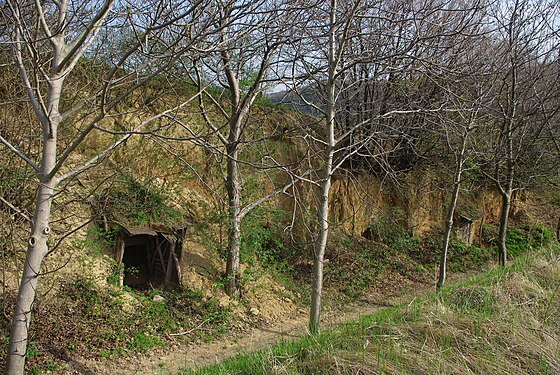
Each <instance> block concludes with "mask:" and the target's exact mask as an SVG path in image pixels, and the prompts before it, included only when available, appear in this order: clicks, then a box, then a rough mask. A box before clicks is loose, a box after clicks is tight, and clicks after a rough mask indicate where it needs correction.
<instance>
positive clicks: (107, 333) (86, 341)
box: [2, 278, 230, 372]
mask: <svg viewBox="0 0 560 375" xmlns="http://www.w3.org/2000/svg"><path fill="white" fill-rule="evenodd" d="M58 295H59V297H58V298H57V299H56V300H55V301H52V300H48V299H46V300H41V301H39V303H38V305H36V306H35V310H34V324H33V325H32V326H31V332H30V345H29V348H28V352H27V359H28V361H27V365H26V366H27V368H28V371H30V372H33V371H38V370H39V369H40V370H45V369H48V367H49V366H50V367H52V365H53V364H56V363H60V362H61V361H64V360H67V359H68V358H71V357H73V356H76V355H79V356H81V357H92V358H95V357H113V356H122V355H129V354H131V353H144V352H146V351H148V350H150V349H152V348H153V347H156V346H162V345H165V344H168V343H169V342H170V337H172V336H173V337H174V339H175V340H177V339H180V340H187V341H192V340H203V341H207V340H211V339H215V338H217V337H220V336H221V335H223V334H225V333H226V332H227V327H228V322H229V318H230V311H229V310H228V309H226V308H223V307H221V306H220V305H219V304H218V302H217V301H216V300H215V299H213V298H207V297H204V296H203V294H202V293H201V292H197V291H192V290H188V289H177V290H174V291H163V290H151V291H146V292H133V291H131V290H127V288H125V289H124V290H119V289H116V288H110V289H103V288H100V287H99V286H98V284H96V283H95V282H94V281H93V280H91V279H88V278H80V279H76V280H74V281H67V282H64V283H63V284H62V285H61V286H60V293H58ZM4 298H5V299H6V300H7V302H8V303H9V304H10V305H13V301H14V300H15V295H9V296H4ZM8 311H9V310H8ZM6 323H7V322H6V321H5V324H4V333H5V334H6V335H7V329H6V328H7V326H6ZM184 332H188V334H184ZM176 334H179V335H177V336H175V335H176ZM4 358H5V352H2V362H3V361H4ZM34 369H35V370H34Z"/></svg>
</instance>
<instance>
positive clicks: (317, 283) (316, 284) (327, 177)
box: [309, 0, 337, 334]
mask: <svg viewBox="0 0 560 375" xmlns="http://www.w3.org/2000/svg"><path fill="white" fill-rule="evenodd" d="M336 7H337V3H336V0H331V14H330V30H329V78H328V81H327V86H326V91H327V93H326V94H327V95H326V99H327V103H326V104H327V106H326V111H325V118H326V126H327V129H326V132H325V138H326V139H325V141H326V146H325V154H324V160H323V163H324V164H323V168H322V176H321V177H322V181H321V184H320V188H321V197H320V202H319V207H318V210H317V219H318V221H319V233H318V236H317V239H316V242H315V245H314V248H313V287H312V293H311V308H310V314H309V315H310V316H309V331H310V332H311V333H312V334H316V333H318V332H319V321H320V312H321V296H322V293H323V261H324V258H325V249H326V247H327V239H328V236H329V199H330V189H331V180H332V169H333V157H334V150H335V146H336V140H335V137H334V132H335V116H336V111H335V101H336V96H335V89H336V82H335V79H336V68H337V61H336V57H335V45H336V40H335V32H336Z"/></svg>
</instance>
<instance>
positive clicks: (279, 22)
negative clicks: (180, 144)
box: [182, 0, 301, 297]
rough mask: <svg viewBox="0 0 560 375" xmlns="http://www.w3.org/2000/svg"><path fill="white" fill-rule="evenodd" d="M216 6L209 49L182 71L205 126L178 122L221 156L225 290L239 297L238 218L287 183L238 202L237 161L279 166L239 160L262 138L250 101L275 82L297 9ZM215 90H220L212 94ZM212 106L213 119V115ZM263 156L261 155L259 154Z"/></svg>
mask: <svg viewBox="0 0 560 375" xmlns="http://www.w3.org/2000/svg"><path fill="white" fill-rule="evenodd" d="M218 9H219V10H218V21H217V23H216V30H215V34H214V35H215V39H214V41H213V47H212V49H211V51H209V52H208V53H206V54H204V55H201V56H197V57H196V58H194V59H192V61H190V62H187V64H186V68H187V72H190V71H191V70H192V74H191V76H192V80H193V81H194V82H195V84H196V86H197V87H198V90H199V93H198V103H199V108H200V112H201V115H202V117H203V119H204V121H205V128H204V129H202V130H200V129H193V127H192V126H188V125H186V124H182V126H183V127H185V128H186V129H187V131H188V133H189V134H191V135H193V136H194V138H196V141H195V142H196V143H198V144H199V145H200V146H202V147H203V148H204V149H206V150H207V151H210V152H211V153H214V154H218V155H220V156H223V157H224V158H225V163H226V171H225V187H226V190H227V200H228V244H227V247H228V251H227V261H226V284H225V290H226V293H227V294H228V295H229V296H235V297H239V296H240V292H241V285H240V276H241V274H240V249H241V221H242V220H243V217H244V216H245V215H246V214H247V213H249V212H250V211H251V210H252V209H253V208H255V207H256V206H258V205H259V204H261V203H262V202H264V201H265V200H267V199H269V198H271V197H273V196H275V195H277V194H279V193H280V192H283V191H286V189H287V188H288V186H284V187H281V188H279V189H278V190H276V191H273V192H270V193H266V194H264V195H263V197H261V198H259V199H257V200H256V201H253V202H243V194H242V190H243V178H242V175H241V169H240V166H241V165H251V166H253V167H255V168H260V169H261V170H268V169H271V168H280V167H281V165H279V164H277V163H274V160H273V159H272V158H270V155H266V158H269V159H270V161H271V163H270V164H263V163H262V161H261V162H258V163H257V162H252V161H251V160H243V157H242V156H241V151H242V150H243V149H244V148H246V147H247V145H249V144H252V143H255V142H259V141H264V140H266V138H267V136H266V134H263V133H262V132H259V133H258V135H257V134H255V132H254V126H255V125H254V124H252V120H251V119H250V115H251V111H252V109H253V105H254V103H255V100H256V99H257V98H258V97H259V96H261V95H262V93H263V92H264V91H265V90H266V89H267V88H270V87H271V85H273V84H274V79H272V78H271V75H270V69H271V66H272V65H275V64H276V65H277V64H279V62H278V60H275V58H277V56H278V54H277V51H278V50H279V49H280V48H281V46H282V45H283V43H285V39H286V36H285V35H286V34H285V33H284V28H286V25H287V24H288V23H289V22H291V21H290V19H291V18H294V17H296V14H297V8H294V7H292V5H291V2H290V1H268V0H262V1H257V2H253V1H246V2H245V1H243V2H237V3H233V2H224V3H220V4H219V6H218ZM300 11H301V10H300ZM211 90H214V93H211V92H210V91H211ZM216 91H218V92H221V94H219V95H216V94H215V92H216ZM216 108H217V111H218V114H219V116H218V117H217V119H216V117H215V116H212V111H213V110H214V109H216ZM252 129H253V130H252ZM260 130H263V129H260ZM264 133H266V131H265V132H264ZM214 140H216V141H217V142H216V143H214V142H213V141H214ZM264 158H265V155H263V157H262V158H261V159H264ZM288 185H290V184H289V183H288Z"/></svg>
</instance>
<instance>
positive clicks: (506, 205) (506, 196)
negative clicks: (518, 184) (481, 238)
mask: <svg viewBox="0 0 560 375" xmlns="http://www.w3.org/2000/svg"><path fill="white" fill-rule="evenodd" d="M501 195H502V211H501V214H500V230H499V233H498V262H499V264H500V266H505V265H506V263H507V247H506V237H507V227H508V219H509V210H510V207H511V188H509V189H507V190H506V191H505V192H503V193H502V194H501Z"/></svg>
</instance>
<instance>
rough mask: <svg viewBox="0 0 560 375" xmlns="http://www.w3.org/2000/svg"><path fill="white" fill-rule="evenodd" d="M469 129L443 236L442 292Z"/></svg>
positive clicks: (457, 168) (461, 153) (462, 142)
mask: <svg viewBox="0 0 560 375" xmlns="http://www.w3.org/2000/svg"><path fill="white" fill-rule="evenodd" d="M467 137H468V129H466V130H465V133H464V134H463V137H462V139H461V150H460V152H459V155H458V156H457V164H456V166H455V178H454V180H453V193H452V195H451V202H450V203H449V209H448V211H447V220H446V221H445V232H444V234H443V248H442V250H441V258H440V261H439V279H438V282H437V285H436V290H440V289H441V288H442V287H443V284H445V278H446V269H447V250H448V248H449V239H450V238H451V229H452V228H453V216H454V215H455V208H456V207H457V198H458V197H459V190H460V189H461V176H462V174H463V162H464V157H465V148H466V145H467Z"/></svg>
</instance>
